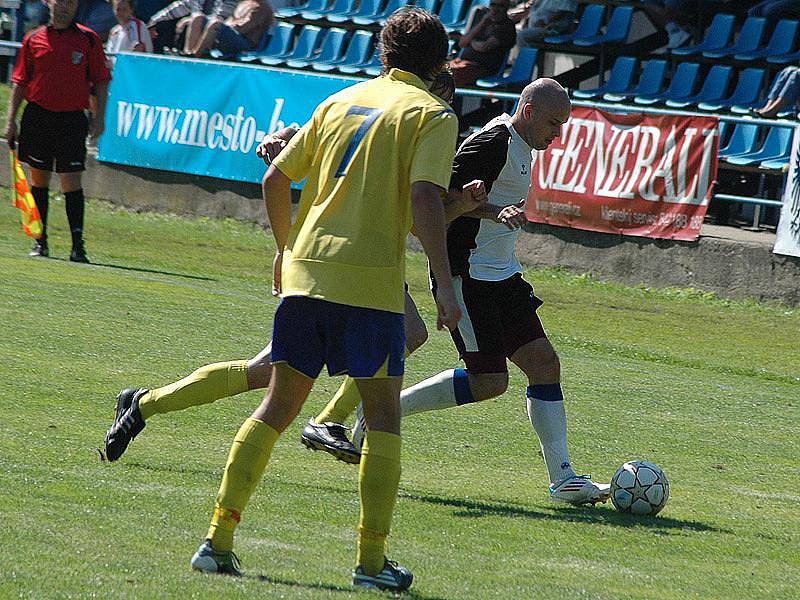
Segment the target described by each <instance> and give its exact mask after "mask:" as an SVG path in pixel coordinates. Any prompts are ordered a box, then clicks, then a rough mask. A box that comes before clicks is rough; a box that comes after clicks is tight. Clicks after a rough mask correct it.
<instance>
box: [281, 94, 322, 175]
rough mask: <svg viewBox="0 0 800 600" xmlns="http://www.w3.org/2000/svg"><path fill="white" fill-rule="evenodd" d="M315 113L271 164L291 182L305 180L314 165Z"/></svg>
mask: <svg viewBox="0 0 800 600" xmlns="http://www.w3.org/2000/svg"><path fill="white" fill-rule="evenodd" d="M317 112H319V110H317V111H315V112H314V116H312V117H311V120H310V121H308V123H306V124H305V125H303V126H302V127H301V128H300V129H299V130H298V132H297V133H295V134H294V136H293V137H292V139H291V140H289V143H288V144H286V147H285V148H284V149H283V150H282V151H281V153H280V154H278V156H276V157H275V160H273V161H272V164H273V165H275V168H277V169H278V170H279V171H280V172H281V173H283V174H284V175H286V177H288V178H289V179H291V180H292V181H302V180H303V179H305V178H306V176H307V175H308V173H309V171H310V170H311V167H312V166H313V164H314V154H315V152H316V139H317Z"/></svg>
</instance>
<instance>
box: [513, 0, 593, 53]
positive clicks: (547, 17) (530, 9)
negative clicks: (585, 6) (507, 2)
mask: <svg viewBox="0 0 800 600" xmlns="http://www.w3.org/2000/svg"><path fill="white" fill-rule="evenodd" d="M577 10H578V2H577V0H536V1H535V2H533V1H532V0H529V1H528V2H525V3H524V4H522V5H520V6H518V7H517V8H514V9H512V10H511V11H509V14H508V16H509V17H510V18H511V20H512V21H515V22H521V21H524V20H525V19H526V18H527V19H528V23H527V26H525V27H523V28H522V29H520V30H519V32H518V33H517V42H518V43H519V45H520V46H532V45H533V44H535V43H537V42H541V41H542V40H544V38H546V37H547V36H549V35H561V34H563V33H568V32H569V31H571V30H572V26H573V24H574V23H575V13H576V12H577Z"/></svg>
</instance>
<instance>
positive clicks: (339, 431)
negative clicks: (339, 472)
mask: <svg viewBox="0 0 800 600" xmlns="http://www.w3.org/2000/svg"><path fill="white" fill-rule="evenodd" d="M346 431H347V430H346V428H345V426H344V425H341V424H339V423H319V424H317V423H315V422H314V419H309V421H308V424H307V425H306V426H305V428H303V433H301V434H300V441H301V442H302V443H303V445H304V446H305V447H306V448H310V449H311V450H322V451H324V452H327V453H328V454H330V455H331V456H333V457H335V458H336V459H338V460H341V461H343V462H346V463H349V464H351V465H357V464H358V463H360V462H361V452H359V451H358V450H356V447H355V446H353V444H352V443H351V442H350V440H349V439H347V433H346Z"/></svg>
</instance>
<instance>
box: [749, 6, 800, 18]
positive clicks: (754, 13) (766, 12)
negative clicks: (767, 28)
mask: <svg viewBox="0 0 800 600" xmlns="http://www.w3.org/2000/svg"><path fill="white" fill-rule="evenodd" d="M747 14H748V15H750V16H751V17H764V18H765V19H769V20H770V21H771V22H772V23H776V22H777V21H780V20H781V19H800V2H798V0H764V2H759V3H758V4H756V5H755V6H754V7H753V8H751V9H750V10H749V11H747Z"/></svg>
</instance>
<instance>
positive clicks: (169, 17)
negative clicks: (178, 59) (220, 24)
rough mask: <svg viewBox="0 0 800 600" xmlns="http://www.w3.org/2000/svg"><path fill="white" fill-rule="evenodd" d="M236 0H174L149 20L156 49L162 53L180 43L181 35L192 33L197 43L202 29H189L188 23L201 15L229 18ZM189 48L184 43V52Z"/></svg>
mask: <svg viewBox="0 0 800 600" xmlns="http://www.w3.org/2000/svg"><path fill="white" fill-rule="evenodd" d="M235 7H236V0H174V2H172V3H171V4H168V5H167V6H166V7H165V8H163V9H161V10H160V11H158V12H157V13H156V14H154V15H153V16H152V17H151V18H150V20H149V21H148V22H147V27H148V28H149V29H150V35H151V36H152V38H153V42H154V43H153V46H154V51H155V52H158V53H161V52H164V50H165V49H166V48H172V47H173V46H176V45H177V43H178V38H179V37H180V36H181V35H184V34H185V36H186V42H189V39H188V38H189V34H191V35H192V40H191V45H192V46H193V45H195V44H197V40H198V39H199V34H200V33H201V32H200V31H189V28H188V24H189V23H190V22H191V21H192V20H194V19H195V17H197V16H199V15H207V16H216V17H219V18H220V19H223V20H224V19H227V18H228V17H229V16H231V15H232V14H233V9H234V8H235ZM188 48H189V44H188V43H184V44H183V51H184V53H186V52H187V50H188Z"/></svg>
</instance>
